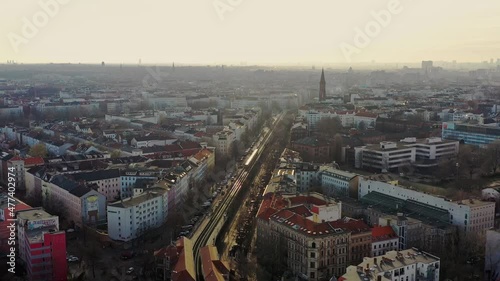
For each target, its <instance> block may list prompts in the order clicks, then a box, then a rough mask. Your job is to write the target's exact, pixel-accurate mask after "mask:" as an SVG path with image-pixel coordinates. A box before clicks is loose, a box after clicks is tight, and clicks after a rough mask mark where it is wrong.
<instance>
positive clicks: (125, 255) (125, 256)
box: [122, 251, 135, 260]
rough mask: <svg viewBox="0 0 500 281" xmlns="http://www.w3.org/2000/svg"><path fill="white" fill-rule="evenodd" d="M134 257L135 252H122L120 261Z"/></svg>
mask: <svg viewBox="0 0 500 281" xmlns="http://www.w3.org/2000/svg"><path fill="white" fill-rule="evenodd" d="M134 256H135V252H134V251H126V252H123V253H122V259H123V260H128V259H131V258H133V257H134Z"/></svg>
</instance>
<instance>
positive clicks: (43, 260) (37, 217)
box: [17, 208, 68, 281]
mask: <svg viewBox="0 0 500 281" xmlns="http://www.w3.org/2000/svg"><path fill="white" fill-rule="evenodd" d="M17 220H18V228H17V241H18V247H19V248H18V249H19V259H20V260H21V261H22V263H23V264H24V266H25V268H26V271H27V275H28V280H34V281H37V280H40V281H43V280H54V281H64V280H67V278H68V277H67V272H68V267H67V261H66V233H65V232H64V231H60V230H59V218H58V217H57V216H53V215H51V214H49V213H47V212H45V211H44V210H43V209H41V208H36V209H29V210H22V211H19V212H17Z"/></svg>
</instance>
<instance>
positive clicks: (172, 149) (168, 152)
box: [142, 141, 203, 159]
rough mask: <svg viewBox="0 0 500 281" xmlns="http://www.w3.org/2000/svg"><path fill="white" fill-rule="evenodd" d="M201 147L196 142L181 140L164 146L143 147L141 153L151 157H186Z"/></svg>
mask: <svg viewBox="0 0 500 281" xmlns="http://www.w3.org/2000/svg"><path fill="white" fill-rule="evenodd" d="M202 149H203V147H202V146H201V145H200V144H199V143H197V142H193V141H182V142H177V143H174V144H169V145H165V146H152V147H144V148H143V149H142V154H143V155H144V156H145V157H148V158H151V159H172V158H173V159H187V158H189V157H191V156H193V155H195V154H196V153H198V152H199V151H200V150H202Z"/></svg>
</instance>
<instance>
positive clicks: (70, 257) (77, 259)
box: [66, 255, 80, 262]
mask: <svg viewBox="0 0 500 281" xmlns="http://www.w3.org/2000/svg"><path fill="white" fill-rule="evenodd" d="M66 259H67V260H68V261H69V262H75V261H79V260H80V259H79V258H78V257H75V256H73V255H70V256H68V257H67V258H66Z"/></svg>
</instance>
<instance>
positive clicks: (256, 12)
mask: <svg viewBox="0 0 500 281" xmlns="http://www.w3.org/2000/svg"><path fill="white" fill-rule="evenodd" d="M57 1H60V2H67V3H66V4H59V2H57ZM46 2H47V3H49V2H52V3H56V4H57V5H56V8H55V12H53V13H52V15H49V16H47V12H45V11H44V9H43V8H42V6H41V4H40V3H46ZM214 3H216V4H219V7H220V8H221V9H223V8H224V5H226V6H225V7H226V8H228V7H230V8H231V10H226V11H223V10H221V11H219V13H218V12H217V11H216V9H215V8H214ZM395 3H399V7H398V8H397V9H396V10H397V11H398V13H396V14H394V13H392V14H391V19H390V20H389V21H387V24H385V23H384V25H385V26H381V25H380V24H378V26H379V27H380V28H379V29H378V30H377V29H376V26H375V25H374V24H373V22H372V21H373V20H374V17H373V15H372V14H371V12H372V11H373V12H378V11H381V10H385V11H388V5H395ZM52 6H53V5H52ZM0 7H1V9H0V19H1V20H0V22H1V25H0V34H1V39H0V62H2V63H4V62H5V61H7V60H9V59H11V60H16V61H18V62H24V63H29V62H73V63H77V62H82V63H83V62H86V63H89V62H90V63H99V62H100V61H106V62H108V63H122V62H123V63H137V62H138V60H139V58H141V59H142V62H143V63H170V62H172V61H175V62H178V63H210V64H214V63H240V62H248V63H249V64H250V63H309V62H324V63H325V64H326V63H336V62H340V63H344V62H348V59H350V60H351V61H353V62H359V61H371V60H375V61H377V62H398V61H399V62H416V61H421V60H423V59H430V60H457V61H459V62H464V61H482V60H489V59H490V58H495V59H496V58H500V16H499V15H500V1H494V0H476V1H469V0H467V1H466V0H439V1H436V0H399V1H397V0H380V1H379V0H370V1H368V0H366V1H348V0H342V1H340V0H217V1H214V0H145V1H137V0H104V1H103V0H64V1H63V0H35V1H20V0H2V1H1V4H0ZM53 10H54V9H53ZM387 13H391V12H389V11H388V12H387ZM44 16H47V17H46V18H44ZM44 19H45V20H46V19H48V20H47V21H46V22H44ZM26 22H29V23H26ZM31 24H33V25H34V26H35V28H36V29H37V30H35V31H33V30H30V28H27V27H26V26H29V25H31ZM367 25H368V26H372V27H373V28H374V29H373V34H372V35H373V37H372V38H371V37H370V40H371V41H370V42H369V43H368V44H358V45H356V42H355V41H354V37H355V35H356V34H357V32H356V28H359V29H361V30H363V29H365V27H366V26H367ZM37 26H38V27H37ZM23 27H24V29H25V30H24V31H25V32H24V33H23ZM358 43H359V42H358ZM365 43H366V42H365ZM341 46H344V47H345V46H352V47H353V48H355V49H353V48H351V49H349V50H351V51H352V50H355V52H352V53H351V54H350V56H349V55H345V54H344V52H343V51H342V49H341ZM344 49H345V48H344ZM16 51H17V52H16Z"/></svg>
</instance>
